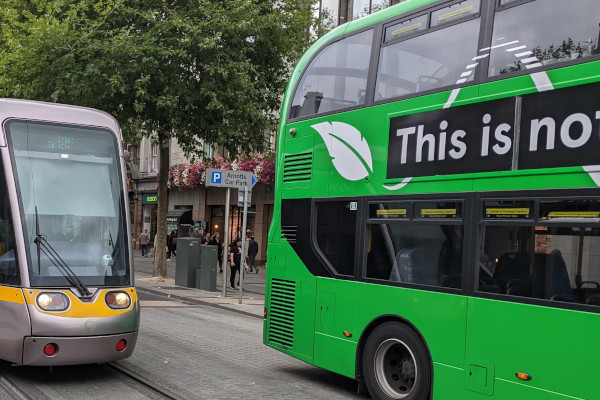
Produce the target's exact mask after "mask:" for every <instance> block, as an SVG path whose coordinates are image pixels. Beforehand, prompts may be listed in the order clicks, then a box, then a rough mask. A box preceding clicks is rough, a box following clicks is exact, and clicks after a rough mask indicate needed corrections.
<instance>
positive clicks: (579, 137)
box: [519, 83, 600, 169]
mask: <svg viewBox="0 0 600 400" xmlns="http://www.w3.org/2000/svg"><path fill="white" fill-rule="evenodd" d="M596 164H600V84H598V83H595V84H592V85H584V86H575V87H570V88H565V89H559V90H554V91H549V92H542V93H536V94H530V95H527V96H523V104H522V110H521V139H520V140H519V169H529V168H551V167H571V166H577V165H596Z"/></svg>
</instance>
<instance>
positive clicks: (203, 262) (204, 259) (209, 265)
mask: <svg viewBox="0 0 600 400" xmlns="http://www.w3.org/2000/svg"><path fill="white" fill-rule="evenodd" d="M195 283H196V287H197V288H198V289H202V290H208V291H211V292H216V291H217V246H200V268H197V269H196V282H195Z"/></svg>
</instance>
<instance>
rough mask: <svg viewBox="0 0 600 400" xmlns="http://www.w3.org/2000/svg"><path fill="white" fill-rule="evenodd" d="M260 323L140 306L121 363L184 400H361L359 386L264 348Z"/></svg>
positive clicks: (182, 308)
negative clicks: (136, 329) (130, 347)
mask: <svg viewBox="0 0 600 400" xmlns="http://www.w3.org/2000/svg"><path fill="white" fill-rule="evenodd" d="M262 326H263V324H262V321H261V320H260V319H257V318H253V317H251V316H247V315H240V314H238V313H235V312H232V311H229V310H223V309H217V308H214V307H210V306H190V305H185V304H181V305H179V306H170V307H162V306H158V307H152V306H145V307H144V306H143V307H142V322H141V327H140V333H139V339H138V344H137V347H136V350H135V352H134V353H133V355H132V357H130V358H129V359H127V360H125V361H121V362H120V363H121V364H123V365H124V366H126V367H128V368H130V369H132V370H134V371H136V372H138V373H139V374H141V375H143V376H144V377H146V378H149V379H151V380H153V381H154V382H156V383H158V384H160V385H161V386H164V387H166V388H168V389H169V390H172V391H173V392H175V393H177V394H179V395H180V396H182V397H184V398H186V399H223V400H225V399H248V400H251V399H257V400H259V399H260V400H264V399H278V400H280V399H298V400H300V399H302V400H305V399H313V400H318V399H327V400H335V399H340V400H341V399H364V397H362V396H358V395H356V394H355V390H356V383H355V382H354V381H353V380H352V379H348V378H345V377H342V376H339V375H336V374H333V373H330V372H327V371H324V370H321V369H319V368H316V367H313V366H311V365H308V364H305V363H303V362H302V361H299V360H296V359H294V358H292V357H289V356H287V355H285V354H282V353H279V352H277V351H275V350H273V349H271V348H269V347H267V346H265V345H263V344H262Z"/></svg>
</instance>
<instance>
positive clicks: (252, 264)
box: [248, 236, 258, 274]
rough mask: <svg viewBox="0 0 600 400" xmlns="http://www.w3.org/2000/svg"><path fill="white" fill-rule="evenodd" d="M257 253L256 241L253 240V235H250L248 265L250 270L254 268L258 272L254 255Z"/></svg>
mask: <svg viewBox="0 0 600 400" xmlns="http://www.w3.org/2000/svg"><path fill="white" fill-rule="evenodd" d="M257 254H258V243H257V242H256V240H254V236H250V243H249V244H248V267H249V268H250V272H252V270H255V272H256V273H257V274H258V265H256V255H257Z"/></svg>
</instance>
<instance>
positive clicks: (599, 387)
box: [264, 0, 600, 400]
mask: <svg viewBox="0 0 600 400" xmlns="http://www.w3.org/2000/svg"><path fill="white" fill-rule="evenodd" d="M599 23H600V2H599V1H598V0H572V1H565V0H463V1H428V0H408V1H405V2H403V3H401V4H398V5H396V6H393V7H390V8H388V9H385V10H383V11H380V12H378V13H375V14H372V15H370V16H367V17H365V18H362V19H359V20H355V21H352V22H350V23H347V24H345V25H342V26H340V27H338V28H336V29H334V30H332V31H331V32H329V33H328V34H326V35H325V36H323V37H322V38H320V39H319V40H318V41H317V42H316V43H315V44H314V45H313V46H312V47H311V48H310V49H309V50H308V51H307V52H306V54H305V55H304V56H303V57H302V58H301V59H300V60H299V62H298V64H297V66H296V68H295V70H294V72H293V74H292V78H291V80H290V83H289V86H288V90H287V93H286V94H285V97H284V100H283V106H282V111H281V124H280V129H279V136H278V150H277V172H276V185H275V208H274V215H273V223H272V226H271V231H270V234H269V244H268V270H267V290H266V303H265V322H264V343H265V344H266V345H268V346H270V347H273V348H275V349H277V350H280V351H282V352H284V353H287V354H289V355H291V356H293V357H296V358H298V359H301V360H304V361H306V362H307V363H310V364H313V365H316V366H319V367H322V368H324V369H327V370H330V371H334V372H336V373H339V374H342V375H345V376H347V377H351V378H354V379H356V380H357V381H358V382H359V389H360V390H364V389H367V390H368V392H369V394H370V395H371V397H372V398H375V399H407V400H408V399H410V400H413V399H460V400H468V399H487V398H495V399H511V400H513V399H527V400H534V399H540V400H554V399H600V383H599V380H598V379H599V376H600V361H599V360H600V188H599V186H600V46H599V36H600V25H599Z"/></svg>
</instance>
